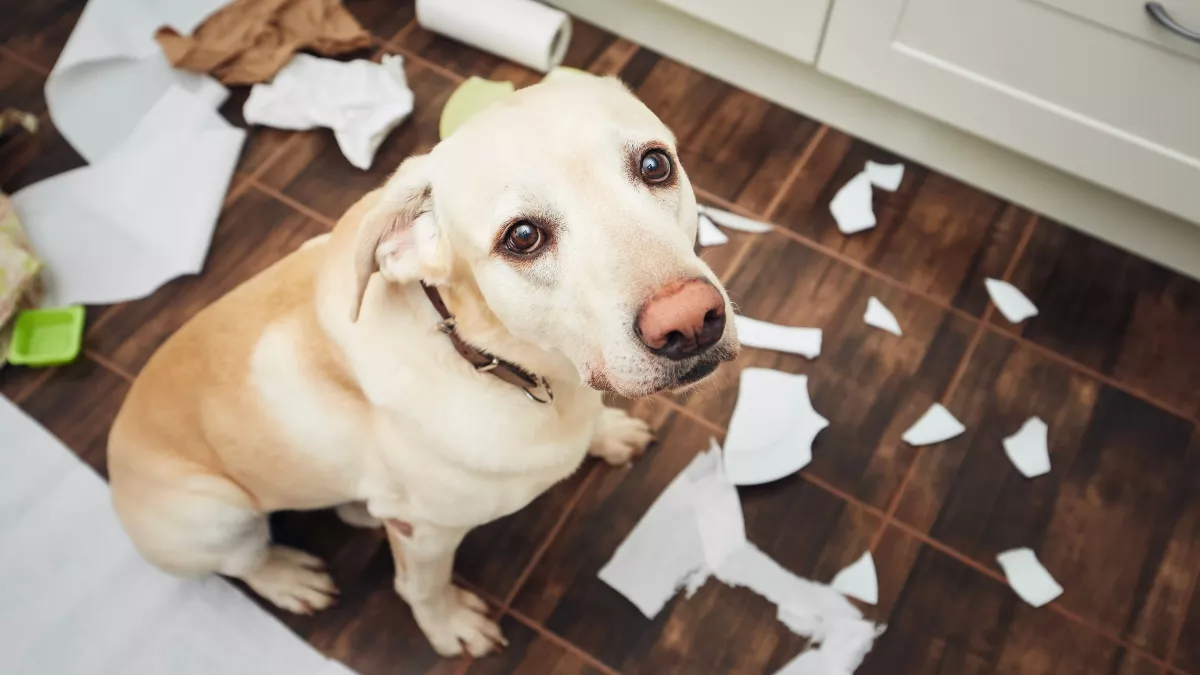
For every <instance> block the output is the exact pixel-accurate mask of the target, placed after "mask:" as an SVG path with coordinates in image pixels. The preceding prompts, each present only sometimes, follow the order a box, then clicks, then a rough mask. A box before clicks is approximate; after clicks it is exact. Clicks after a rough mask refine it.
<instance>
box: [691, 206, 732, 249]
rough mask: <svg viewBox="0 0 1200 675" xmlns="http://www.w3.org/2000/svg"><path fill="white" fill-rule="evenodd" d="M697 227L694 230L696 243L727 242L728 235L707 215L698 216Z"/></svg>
mask: <svg viewBox="0 0 1200 675" xmlns="http://www.w3.org/2000/svg"><path fill="white" fill-rule="evenodd" d="M698 222H699V227H698V229H697V230H696V243H698V244H700V245H701V246H720V245H721V244H726V243H728V242H729V236H728V235H726V234H725V233H724V232H722V231H721V229H720V228H718V227H717V226H716V225H715V224H713V221H712V220H710V219H709V217H708V216H706V215H704V214H703V213H701V214H700V216H699V220H698Z"/></svg>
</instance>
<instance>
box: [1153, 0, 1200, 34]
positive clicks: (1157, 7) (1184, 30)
mask: <svg viewBox="0 0 1200 675" xmlns="http://www.w3.org/2000/svg"><path fill="white" fill-rule="evenodd" d="M1146 13H1147V14H1149V15H1150V18H1151V19H1154V20H1155V21H1156V22H1157V23H1158V25H1160V26H1162V27H1163V28H1166V29H1167V30H1169V31H1171V32H1172V33H1174V34H1176V35H1178V36H1179V37H1182V38H1187V39H1188V40H1193V41H1195V42H1200V33H1198V32H1196V31H1194V30H1192V29H1190V28H1188V27H1186V26H1184V25H1183V24H1181V23H1179V22H1178V21H1176V20H1175V18H1174V17H1172V16H1171V15H1170V14H1169V13H1168V12H1167V8H1166V7H1163V4H1162V3H1161V2H1147V3H1146Z"/></svg>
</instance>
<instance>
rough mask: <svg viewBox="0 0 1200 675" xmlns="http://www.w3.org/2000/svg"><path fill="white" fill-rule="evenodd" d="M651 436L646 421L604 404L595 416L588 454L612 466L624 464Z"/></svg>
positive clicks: (642, 447)
mask: <svg viewBox="0 0 1200 675" xmlns="http://www.w3.org/2000/svg"><path fill="white" fill-rule="evenodd" d="M652 440H654V433H653V432H652V431H650V425H648V424H646V422H645V421H643V420H640V419H638V418H636V417H633V416H632V415H630V414H628V413H626V412H625V411H624V410H620V409H618V408H605V409H604V411H603V412H601V413H600V419H598V420H596V431H595V435H593V436H592V444H591V446H590V447H589V448H588V454H589V455H591V456H593V457H599V458H600V459H603V460H604V461H606V462H608V463H609V464H612V465H613V466H622V465H625V464H628V463H629V462H630V461H631V460H632V459H633V458H634V457H637V456H638V455H640V454H642V452H643V451H645V450H646V446H648V445H650V442H651V441H652Z"/></svg>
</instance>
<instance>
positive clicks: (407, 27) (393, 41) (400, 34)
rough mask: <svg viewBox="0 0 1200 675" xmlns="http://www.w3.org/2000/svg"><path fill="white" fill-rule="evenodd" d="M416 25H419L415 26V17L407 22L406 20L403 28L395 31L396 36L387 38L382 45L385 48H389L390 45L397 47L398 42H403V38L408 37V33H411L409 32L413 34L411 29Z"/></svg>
mask: <svg viewBox="0 0 1200 675" xmlns="http://www.w3.org/2000/svg"><path fill="white" fill-rule="evenodd" d="M417 25H419V24H417V17H416V16H413V18H411V19H409V20H408V23H406V24H404V27H403V28H401V29H400V30H398V31H396V34H395V35H393V36H392V37H390V38H387V39H385V40H383V44H384V45H385V46H390V45H398V44H400V41H401V40H403V39H404V38H406V37H408V34H409V33H411V32H413V29H414V28H415V27H416V26H417Z"/></svg>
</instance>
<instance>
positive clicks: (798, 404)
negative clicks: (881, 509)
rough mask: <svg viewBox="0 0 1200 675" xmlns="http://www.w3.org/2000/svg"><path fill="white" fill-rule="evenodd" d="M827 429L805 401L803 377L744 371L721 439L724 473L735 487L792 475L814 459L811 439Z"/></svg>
mask: <svg viewBox="0 0 1200 675" xmlns="http://www.w3.org/2000/svg"><path fill="white" fill-rule="evenodd" d="M827 426H829V420H827V419H825V418H824V417H821V415H819V414H818V413H817V411H816V410H814V409H813V405H812V401H811V400H810V399H809V397H808V377H807V376H804V375H791V374H789V373H784V372H780V371H778V370H770V369H766V368H746V369H745V370H743V371H742V375H741V379H740V385H739V389H738V400H737V403H736V404H735V405H734V408H733V418H732V419H731V420H730V422H729V433H728V434H727V435H726V436H725V449H724V457H725V472H726V473H727V474H728V476H729V480H730V481H732V482H733V484H734V485H758V484H761V483H769V482H771V481H775V480H779V479H780V478H783V477H785V476H790V475H791V474H793V473H796V472H797V471H799V470H800V469H803V468H804V467H805V466H807V465H808V463H809V462H811V461H812V444H813V441H814V440H815V439H816V437H817V434H819V433H820V432H821V430H822V429H824V428H825V427H827Z"/></svg>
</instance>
